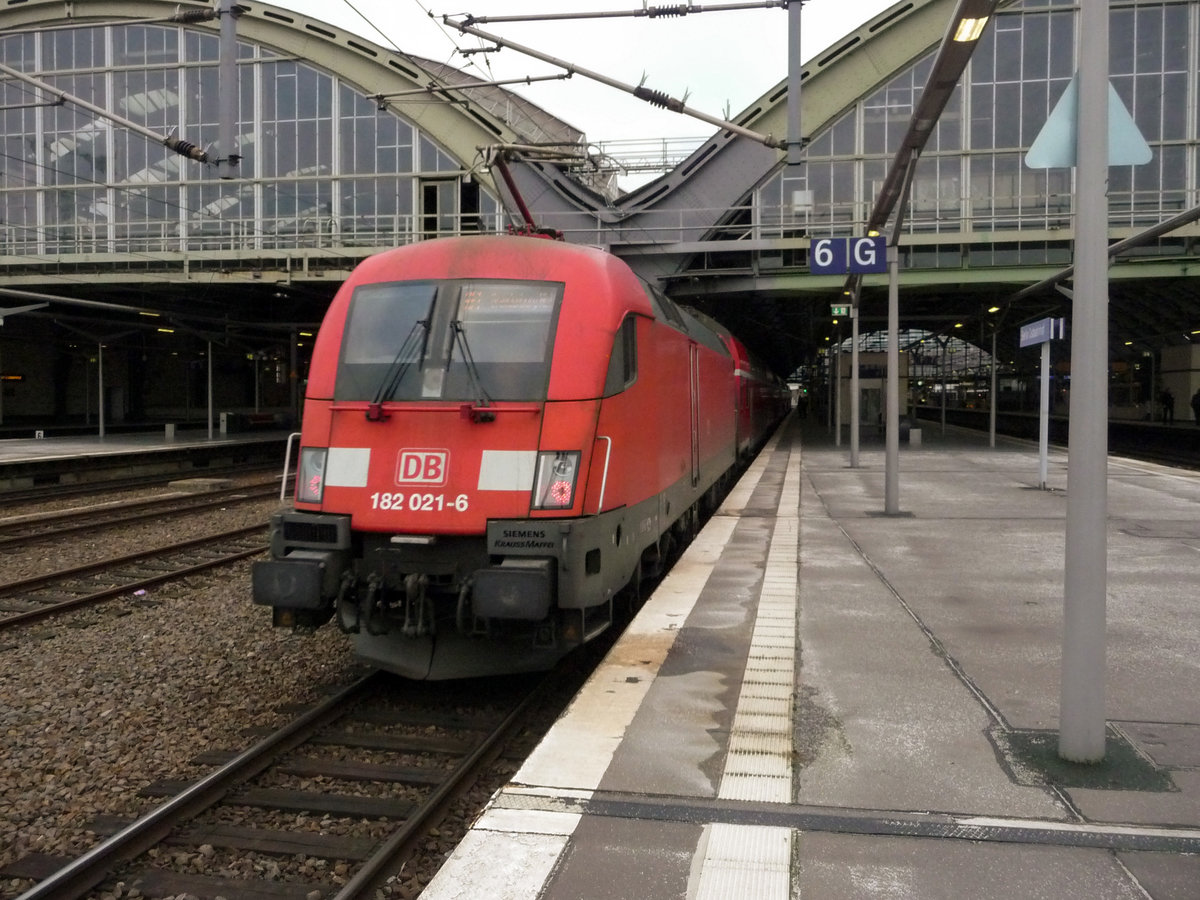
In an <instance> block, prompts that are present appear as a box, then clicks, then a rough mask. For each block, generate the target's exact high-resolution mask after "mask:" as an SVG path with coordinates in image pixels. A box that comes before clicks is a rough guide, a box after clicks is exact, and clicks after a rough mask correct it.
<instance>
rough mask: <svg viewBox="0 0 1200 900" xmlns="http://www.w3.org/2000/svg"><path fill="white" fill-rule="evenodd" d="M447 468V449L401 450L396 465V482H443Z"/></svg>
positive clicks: (448, 463)
mask: <svg viewBox="0 0 1200 900" xmlns="http://www.w3.org/2000/svg"><path fill="white" fill-rule="evenodd" d="M449 468H450V451H448V450H401V451H400V460H399V462H398V463H397V465H396V483H397V484H445V483H446V470H447V469H449Z"/></svg>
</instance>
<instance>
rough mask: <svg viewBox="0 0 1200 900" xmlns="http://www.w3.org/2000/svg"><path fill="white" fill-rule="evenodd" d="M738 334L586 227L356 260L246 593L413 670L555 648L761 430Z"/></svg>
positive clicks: (666, 551) (480, 663) (545, 653)
mask: <svg viewBox="0 0 1200 900" xmlns="http://www.w3.org/2000/svg"><path fill="white" fill-rule="evenodd" d="M735 345H736V346H735ZM731 347H734V348H735V350H736V349H737V348H740V344H736V342H734V341H733V340H732V338H731V337H730V336H728V335H727V334H718V333H717V332H715V331H714V330H713V329H712V328H710V327H709V326H708V325H707V324H705V323H703V322H701V321H700V320H699V319H697V318H696V317H695V316H693V315H691V314H689V313H688V312H686V311H684V310H682V309H680V308H678V307H676V306H675V305H674V304H673V303H672V302H671V301H670V300H669V299H667V298H666V297H665V296H664V295H663V294H662V293H661V292H659V291H658V290H657V289H655V288H653V287H650V286H648V285H646V284H644V283H643V282H641V281H640V280H639V279H638V278H637V277H636V276H635V275H634V274H633V272H632V271H631V270H630V269H629V267H628V266H626V265H625V264H624V263H623V262H621V261H620V260H618V259H617V258H615V257H613V256H611V255H609V254H607V253H604V252H602V251H599V250H594V249H590V248H586V247H580V246H576V245H570V244H565V243H561V242H558V241H551V240H545V239H541V238H534V237H514V236H497V237H482V236H481V237H467V238H448V239H443V240H435V241H427V242H424V243H419V244H414V245H411V246H406V247H402V248H399V249H396V250H392V251H388V252H386V253H382V254H379V255H378V256H375V257H372V258H370V259H368V260H366V261H364V262H363V263H362V264H361V265H360V266H359V267H358V268H357V269H356V270H355V271H354V273H353V274H352V275H351V277H350V278H349V279H348V280H347V282H346V283H345V285H344V286H343V287H342V289H341V290H340V291H339V292H338V294H337V296H336V297H335V298H334V300H333V303H332V304H331V305H330V308H329V311H328V313H327V314H326V317H325V321H324V323H323V325H322V327H321V332H320V334H319V335H318V337H317V342H316V346H315V348H314V352H313V359H312V367H311V371H310V376H309V382H308V389H307V394H306V397H305V407H304V424H303V430H302V434H301V449H300V460H299V467H298V472H297V488H296V497H295V505H294V509H288V510H286V511H282V512H280V513H278V514H276V516H275V517H274V518H273V520H272V536H271V559H270V560H269V561H265V562H259V563H256V564H255V566H254V571H253V587H254V599H255V601H256V602H258V603H263V604H266V605H269V606H271V607H273V610H274V621H275V624H277V625H286V626H292V627H312V626H316V625H320V624H323V623H324V622H326V621H328V620H329V619H331V618H333V619H335V620H336V621H337V623H338V625H339V626H340V627H341V628H342V629H343V630H345V631H346V632H348V633H351V634H353V635H354V636H355V642H356V649H357V652H358V653H359V655H360V656H362V657H364V658H365V659H367V660H369V661H371V662H373V663H375V664H377V665H380V666H382V667H384V668H386V669H390V670H392V671H395V672H398V673H400V674H402V675H406V676H409V677H413V678H450V677H463V676H473V675H482V674H489V673H496V672H512V671H527V670H537V669H544V668H549V667H550V666H551V665H553V663H554V662H555V661H556V660H557V659H558V658H560V657H561V656H562V655H563V654H564V653H566V652H567V651H568V650H570V649H571V648H572V647H575V646H578V645H579V644H581V643H583V642H584V641H586V640H588V639H589V638H591V637H593V636H594V635H596V634H598V633H600V632H601V631H603V630H604V629H605V628H606V627H608V625H609V624H611V622H612V620H613V606H614V604H613V601H614V597H615V595H616V594H617V593H618V591H620V590H621V589H622V588H624V587H626V586H633V587H636V585H637V583H638V582H639V581H640V580H641V579H642V578H644V577H648V576H649V575H651V574H654V573H655V572H656V571H657V570H658V569H659V568H660V566H661V563H662V560H663V559H665V558H666V557H668V556H669V555H670V554H671V552H672V549H673V548H674V547H676V546H678V545H679V544H681V543H683V542H685V541H686V539H687V537H689V536H690V534H691V533H692V532H693V531H694V529H695V527H696V524H697V520H698V518H699V517H700V515H701V514H702V513H703V512H704V511H705V507H711V506H713V505H714V504H715V503H716V501H717V499H718V498H719V495H720V492H721V491H722V490H723V489H724V487H725V486H726V481H727V479H728V478H729V476H730V474H731V470H732V468H733V467H734V465H735V463H736V462H737V459H738V455H739V451H742V450H743V447H744V445H745V444H746V443H747V433H746V430H747V429H753V428H756V429H758V433H756V434H752V435H750V438H749V440H750V442H753V441H754V440H756V439H761V438H762V437H765V433H766V426H765V425H764V422H763V421H761V417H759V419H757V420H756V419H755V417H754V416H753V415H749V416H747V415H743V413H744V412H748V411H741V410H739V408H738V404H737V398H738V397H739V396H742V395H744V394H745V392H746V389H749V388H745V386H744V385H742V384H740V382H739V379H742V380H743V381H744V380H745V373H746V372H748V371H749V369H746V368H744V367H743V366H741V365H739V364H738V363H737V362H736V361H735V359H734V358H733V356H731V352H730V348H731ZM738 352H743V353H744V348H741V350H740V351H738ZM770 424H771V425H773V424H774V422H773V421H772V422H771V423H770Z"/></svg>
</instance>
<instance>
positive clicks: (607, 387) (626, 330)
mask: <svg viewBox="0 0 1200 900" xmlns="http://www.w3.org/2000/svg"><path fill="white" fill-rule="evenodd" d="M635 381H637V316H634V315H628V316H626V317H625V319H624V321H623V322H621V327H620V328H619V329H617V334H616V337H615V338H614V339H613V349H612V355H611V356H610V357H609V358H608V374H607V375H606V377H605V379H604V396H605V397H611V396H612V395H613V394H619V393H620V392H621V391H623V390H625V389H626V388H627V387H629V386H630V385H631V384H633V383H634V382H635Z"/></svg>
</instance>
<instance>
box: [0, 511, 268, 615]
mask: <svg viewBox="0 0 1200 900" xmlns="http://www.w3.org/2000/svg"><path fill="white" fill-rule="evenodd" d="M266 530H267V525H266V523H265V522H264V523H262V524H260V525H251V526H247V527H242V528H235V529H232V530H229V531H224V532H219V533H215V534H211V535H207V536H205V537H200V538H193V539H191V540H187V541H181V542H178V543H174V544H168V545H164V546H160V547H156V548H154V549H151V550H143V551H139V552H137V553H131V554H126V555H124V556H118V557H113V558H110V559H105V560H100V561H98V562H93V563H88V564H86V565H82V566H76V567H74V568H71V569H67V570H63V571H58V572H52V573H50V574H46V575H37V576H34V577H32V578H23V579H20V580H18V581H11V582H8V583H7V584H0V630H2V629H5V628H12V627H15V626H17V625H23V624H28V623H29V622H32V621H35V620H37V619H44V618H46V617H47V616H51V615H54V614H56V613H60V612H65V611H68V610H71V609H77V608H79V607H81V606H86V605H88V604H92V603H98V602H100V601H103V600H108V599H111V598H113V597H117V596H121V595H124V594H130V593H133V592H135V591H139V590H144V589H146V588H149V587H152V586H154V585H158V584H162V583H164V582H167V581H172V580H175V579H177V578H184V577H186V576H188V575H192V574H194V573H197V572H202V571H205V570H207V569H212V568H215V567H217V566H223V565H226V564H227V563H231V562H234V561H236V560H239V559H244V558H246V557H248V556H253V555H255V554H258V553H261V552H263V551H264V550H265V549H266V541H265V537H266Z"/></svg>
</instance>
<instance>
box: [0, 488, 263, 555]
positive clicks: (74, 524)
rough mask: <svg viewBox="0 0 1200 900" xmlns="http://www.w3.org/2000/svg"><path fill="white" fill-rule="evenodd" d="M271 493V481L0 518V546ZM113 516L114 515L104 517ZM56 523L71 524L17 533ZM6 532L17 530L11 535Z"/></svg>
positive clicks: (35, 540) (194, 510)
mask: <svg viewBox="0 0 1200 900" xmlns="http://www.w3.org/2000/svg"><path fill="white" fill-rule="evenodd" d="M274 495H275V486H274V482H273V481H272V482H271V484H270V486H269V488H267V489H265V490H264V489H263V487H262V486H251V487H249V488H229V489H226V490H222V491H220V492H217V493H206V494H185V495H172V496H170V497H156V498H154V499H152V500H141V501H135V502H133V503H121V502H119V501H117V502H114V503H113V504H108V505H105V506H97V507H89V508H86V509H73V510H67V511H65V512H57V513H50V514H47V515H41V516H22V517H19V518H14V519H11V520H8V521H0V547H9V546H12V545H14V544H23V543H35V542H37V541H40V540H43V539H46V540H48V539H51V538H54V537H57V536H58V535H63V534H72V533H74V532H77V531H87V530H90V529H94V528H116V527H117V526H120V525H128V524H131V523H134V522H141V521H144V520H146V519H153V518H157V517H159V516H162V515H163V514H164V513H172V514H176V513H178V514H183V513H190V512H197V511H200V510H204V509H208V508H210V507H213V506H221V505H232V504H234V503H250V502H252V501H254V500H262V499H265V498H267V497H273V496H274ZM109 516H113V517H115V518H108V517H109ZM59 522H69V523H71V524H69V525H66V526H64V527H51V528H48V529H47V530H46V531H33V532H26V533H20V532H19V529H22V528H26V529H31V528H36V527H38V526H41V525H47V526H55V525H56V523H59ZM9 532H18V533H16V534H11V533H9Z"/></svg>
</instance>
